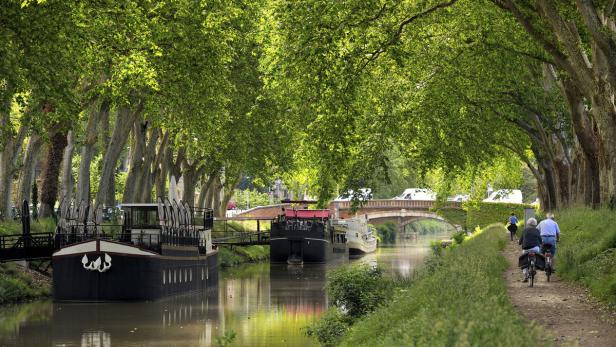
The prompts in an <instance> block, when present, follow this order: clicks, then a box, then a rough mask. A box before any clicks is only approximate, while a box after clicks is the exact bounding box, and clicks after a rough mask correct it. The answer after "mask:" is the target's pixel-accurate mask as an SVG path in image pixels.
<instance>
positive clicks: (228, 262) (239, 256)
mask: <svg viewBox="0 0 616 347" xmlns="http://www.w3.org/2000/svg"><path fill="white" fill-rule="evenodd" d="M267 259H269V246H259V245H255V246H245V247H237V246H235V247H227V246H222V247H220V248H219V252H218V264H219V265H220V266H221V267H231V266H237V265H240V264H244V263H256V262H259V261H264V260H267Z"/></svg>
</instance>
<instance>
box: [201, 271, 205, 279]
mask: <svg viewBox="0 0 616 347" xmlns="http://www.w3.org/2000/svg"><path fill="white" fill-rule="evenodd" d="M204 279H205V269H204V268H201V280H202V281H203V280H204Z"/></svg>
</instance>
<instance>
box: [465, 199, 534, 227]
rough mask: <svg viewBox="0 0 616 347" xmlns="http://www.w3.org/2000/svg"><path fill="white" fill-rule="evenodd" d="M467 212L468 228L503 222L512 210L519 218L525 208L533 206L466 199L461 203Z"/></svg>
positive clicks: (521, 217)
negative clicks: (466, 200)
mask: <svg viewBox="0 0 616 347" xmlns="http://www.w3.org/2000/svg"><path fill="white" fill-rule="evenodd" d="M463 207H464V209H465V210H466V212H467V220H466V225H467V227H469V228H475V227H476V226H480V227H485V226H488V225H490V224H492V223H502V224H505V222H506V221H507V218H509V216H510V215H511V212H514V213H515V214H516V215H517V216H518V218H519V219H520V220H522V219H523V217H524V209H525V208H533V206H532V205H525V204H507V203H495V202H477V201H468V202H466V203H464V205H463Z"/></svg>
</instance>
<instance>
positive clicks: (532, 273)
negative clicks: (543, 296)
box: [528, 263, 535, 287]
mask: <svg viewBox="0 0 616 347" xmlns="http://www.w3.org/2000/svg"><path fill="white" fill-rule="evenodd" d="M528 271H529V272H528V274H529V275H530V281H528V286H529V287H533V286H534V285H535V264H534V263H531V265H530V267H529V269H528Z"/></svg>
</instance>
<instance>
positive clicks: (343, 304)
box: [327, 265, 392, 322]
mask: <svg viewBox="0 0 616 347" xmlns="http://www.w3.org/2000/svg"><path fill="white" fill-rule="evenodd" d="M327 294H328V298H329V300H330V301H331V302H332V303H333V305H334V306H336V307H338V308H339V309H341V310H342V312H344V315H345V316H346V317H347V318H348V320H349V321H351V322H352V321H353V320H355V319H357V318H359V317H361V316H363V315H365V314H367V313H369V312H372V311H374V310H375V309H376V308H377V307H379V306H380V305H382V304H383V303H384V302H385V301H386V300H387V299H388V298H389V297H390V296H391V294H392V283H391V281H390V280H388V279H387V278H385V277H384V276H383V272H382V271H381V269H379V268H378V267H371V266H368V265H350V266H346V267H342V268H338V269H335V270H332V271H331V272H330V273H329V274H328V282H327Z"/></svg>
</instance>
